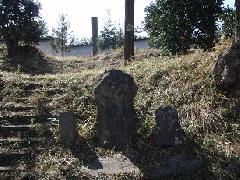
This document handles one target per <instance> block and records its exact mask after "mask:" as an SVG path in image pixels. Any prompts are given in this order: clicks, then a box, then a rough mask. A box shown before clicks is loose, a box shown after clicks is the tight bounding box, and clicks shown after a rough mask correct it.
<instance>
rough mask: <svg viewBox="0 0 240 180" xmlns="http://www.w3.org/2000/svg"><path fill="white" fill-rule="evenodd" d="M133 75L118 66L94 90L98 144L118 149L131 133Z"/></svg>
mask: <svg viewBox="0 0 240 180" xmlns="http://www.w3.org/2000/svg"><path fill="white" fill-rule="evenodd" d="M136 94H137V86H136V84H135V82H134V79H133V78H132V77H131V76H130V75H128V74H125V73H124V72H122V71H120V70H110V71H108V72H106V73H105V76H104V77H103V79H102V80H101V82H100V83H99V84H98V86H97V87H96V89H95V91H94V95H95V100H96V104H97V110H98V112H97V122H96V123H97V124H96V130H97V138H98V141H99V144H100V145H101V146H104V147H107V148H113V147H115V148H116V149H122V148H124V147H125V146H127V145H128V143H129V141H130V139H131V137H132V136H133V134H134V133H135V123H136V117H135V115H136V114H135V111H134V107H133V100H134V97H135V96H136Z"/></svg>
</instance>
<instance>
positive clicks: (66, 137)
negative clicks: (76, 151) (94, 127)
mask: <svg viewBox="0 0 240 180" xmlns="http://www.w3.org/2000/svg"><path fill="white" fill-rule="evenodd" d="M59 134H60V142H61V143H62V144H64V145H66V146H68V147H71V146H73V145H74V144H75V142H76V138H77V122H76V119H75V117H74V114H73V113H71V112H64V113H61V114H60V119H59Z"/></svg>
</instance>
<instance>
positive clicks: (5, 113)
mask: <svg viewBox="0 0 240 180" xmlns="http://www.w3.org/2000/svg"><path fill="white" fill-rule="evenodd" d="M35 116H37V114H36V112H34V111H33V110H32V111H19V112H12V111H0V120H1V119H8V118H12V117H20V118H21V117H29V118H32V117H35Z"/></svg>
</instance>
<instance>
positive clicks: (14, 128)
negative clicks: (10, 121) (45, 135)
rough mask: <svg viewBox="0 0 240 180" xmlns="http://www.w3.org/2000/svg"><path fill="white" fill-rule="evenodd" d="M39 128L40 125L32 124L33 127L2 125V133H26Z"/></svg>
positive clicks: (0, 126)
mask: <svg viewBox="0 0 240 180" xmlns="http://www.w3.org/2000/svg"><path fill="white" fill-rule="evenodd" d="M37 126H39V124H32V125H17V126H14V125H8V126H4V125H0V132H3V131H4V132H9V131H14V132H26V131H29V130H31V129H33V128H35V127H37Z"/></svg>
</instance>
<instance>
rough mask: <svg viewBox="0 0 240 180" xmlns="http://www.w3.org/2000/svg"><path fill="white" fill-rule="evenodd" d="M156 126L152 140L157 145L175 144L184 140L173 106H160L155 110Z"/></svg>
mask: <svg viewBox="0 0 240 180" xmlns="http://www.w3.org/2000/svg"><path fill="white" fill-rule="evenodd" d="M155 118H156V128H155V132H154V141H155V144H156V145H158V146H177V145H180V144H183V143H184V142H185V141H186V137H185V134H184V132H183V130H182V128H181V126H180V123H179V119H178V113H177V110H176V109H175V108H172V107H169V106H166V107H160V108H159V109H158V110H156V112H155Z"/></svg>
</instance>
